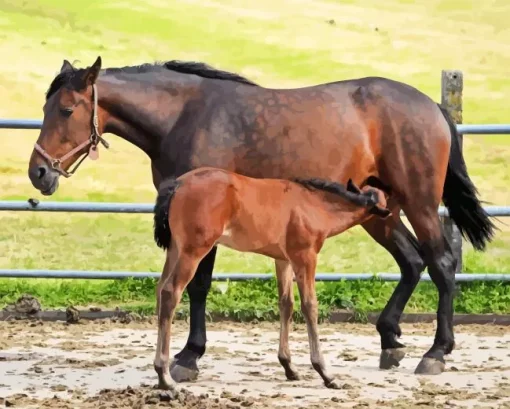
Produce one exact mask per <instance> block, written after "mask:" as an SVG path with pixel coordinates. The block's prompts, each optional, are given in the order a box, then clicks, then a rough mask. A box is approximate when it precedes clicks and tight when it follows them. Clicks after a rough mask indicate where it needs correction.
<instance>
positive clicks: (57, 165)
mask: <svg viewBox="0 0 510 409" xmlns="http://www.w3.org/2000/svg"><path fill="white" fill-rule="evenodd" d="M92 95H93V98H94V105H93V108H92V109H93V110H92V126H91V128H92V130H91V133H90V137H89V139H88V140H86V141H85V142H82V143H80V144H79V145H78V146H77V147H76V148H74V149H72V150H71V151H69V152H67V153H66V154H65V155H64V156H62V157H60V158H54V157H52V156H51V155H50V154H49V153H48V152H46V151H45V150H44V149H43V148H42V146H41V145H39V144H38V143H36V144H35V145H34V149H35V150H36V151H37V152H38V153H39V154H40V155H41V156H42V157H43V158H44V159H46V160H47V161H48V163H49V165H50V166H51V168H52V169H54V170H56V171H57V172H58V173H60V174H61V175H62V176H64V177H66V178H69V177H71V176H72V175H73V174H74V172H76V170H77V169H78V167H79V166H80V165H81V164H82V162H83V161H84V160H85V159H86V158H87V156H88V157H90V159H92V160H96V159H98V157H99V151H98V149H97V147H98V145H99V142H101V144H102V145H103V146H104V147H105V148H106V149H108V148H109V147H110V145H109V143H108V142H106V141H105V140H104V139H103V138H102V137H101V135H100V133H99V118H98V115H97V106H98V102H97V100H98V96H97V87H96V84H94V85H92ZM87 146H90V148H89V149H88V151H87V152H86V154H85V155H84V156H82V157H81V159H80V160H79V161H78V163H77V164H76V165H75V166H74V168H73V169H72V170H71V171H69V172H67V171H65V170H64V169H62V163H64V162H65V161H66V160H67V159H69V158H71V157H72V156H74V155H75V154H76V153H78V152H80V151H81V150H82V149H83V148H86V147H87Z"/></svg>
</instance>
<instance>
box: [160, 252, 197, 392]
mask: <svg viewBox="0 0 510 409" xmlns="http://www.w3.org/2000/svg"><path fill="white" fill-rule="evenodd" d="M173 248H175V247H173ZM173 254H175V253H173ZM200 259H201V257H199V256H198V255H197V254H187V253H180V254H179V255H178V256H177V261H176V263H175V267H174V268H173V270H172V272H171V273H170V274H169V276H168V278H167V279H166V280H165V281H164V283H163V285H162V288H161V296H160V312H159V320H158V321H159V328H158V346H157V351H156V359H155V360H154V369H155V370H156V373H157V374H158V379H159V385H158V386H159V388H160V389H170V390H173V389H174V384H173V380H172V378H171V377H170V373H169V357H170V336H171V328H172V320H173V317H174V314H175V309H176V307H177V305H179V302H180V301H181V297H182V293H183V291H184V289H185V288H186V286H187V285H188V283H189V282H190V281H191V279H192V278H193V275H194V274H195V271H196V268H197V266H198V263H199V262H200ZM169 266H170V263H169Z"/></svg>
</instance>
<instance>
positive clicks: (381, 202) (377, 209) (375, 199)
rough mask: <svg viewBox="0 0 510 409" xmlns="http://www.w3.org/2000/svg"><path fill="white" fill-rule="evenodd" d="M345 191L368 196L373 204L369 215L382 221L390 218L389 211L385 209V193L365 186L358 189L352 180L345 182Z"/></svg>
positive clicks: (386, 204)
mask: <svg viewBox="0 0 510 409" xmlns="http://www.w3.org/2000/svg"><path fill="white" fill-rule="evenodd" d="M347 190H349V191H350V192H353V193H357V194H360V195H364V196H369V197H370V199H371V202H372V203H375V205H373V206H372V207H371V209H370V213H372V214H374V215H376V216H379V217H381V218H383V219H386V218H387V217H389V216H391V211H390V210H389V209H388V208H387V206H388V202H387V199H386V193H385V192H383V191H382V190H380V189H378V188H376V187H374V186H371V185H365V186H363V188H361V189H360V188H359V187H358V186H357V185H356V184H355V183H354V182H353V181H352V179H349V181H348V182H347Z"/></svg>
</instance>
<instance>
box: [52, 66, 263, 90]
mask: <svg viewBox="0 0 510 409" xmlns="http://www.w3.org/2000/svg"><path fill="white" fill-rule="evenodd" d="M72 68H73V69H72V70H67V71H64V72H61V73H59V74H58V75H57V76H56V77H55V78H54V79H53V81H52V82H51V84H50V86H49V88H48V91H47V92H46V99H48V98H50V97H51V96H52V95H53V94H54V93H55V92H57V91H58V90H59V89H60V88H62V87H63V86H64V85H66V86H72V87H74V88H77V86H78V81H79V79H80V77H81V76H82V75H83V73H84V72H85V70H86V68H76V67H74V66H73V67H72ZM161 70H171V71H175V72H179V73H181V74H192V75H198V76H199V77H203V78H209V79H218V80H226V81H235V82H239V83H242V84H246V85H252V86H257V84H256V83H255V82H253V81H251V80H249V79H247V78H245V77H243V76H241V75H239V74H235V73H232V72H228V71H223V70H220V69H217V68H213V67H211V66H209V65H207V64H205V63H201V62H194V61H178V60H171V61H166V62H156V63H153V64H149V63H145V64H141V65H132V66H127V67H121V68H106V69H104V70H103V71H104V73H105V74H115V73H122V72H124V73H134V74H137V73H146V72H158V71H161Z"/></svg>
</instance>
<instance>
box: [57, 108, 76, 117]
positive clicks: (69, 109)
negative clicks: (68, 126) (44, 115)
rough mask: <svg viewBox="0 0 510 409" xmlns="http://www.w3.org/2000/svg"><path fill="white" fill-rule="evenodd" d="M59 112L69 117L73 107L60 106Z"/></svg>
mask: <svg viewBox="0 0 510 409" xmlns="http://www.w3.org/2000/svg"><path fill="white" fill-rule="evenodd" d="M60 113H61V114H62V116H64V117H66V118H69V117H70V116H71V114H72V113H73V108H62V109H61V110H60Z"/></svg>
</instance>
